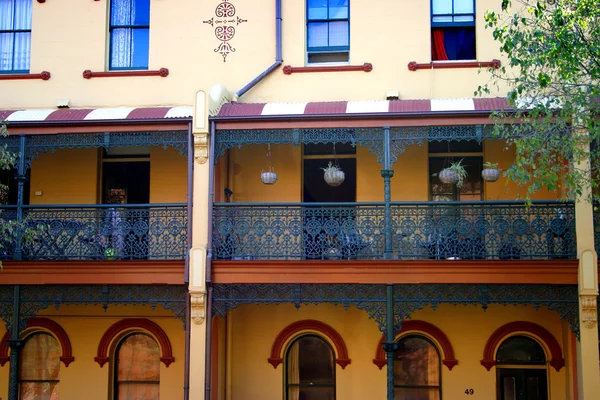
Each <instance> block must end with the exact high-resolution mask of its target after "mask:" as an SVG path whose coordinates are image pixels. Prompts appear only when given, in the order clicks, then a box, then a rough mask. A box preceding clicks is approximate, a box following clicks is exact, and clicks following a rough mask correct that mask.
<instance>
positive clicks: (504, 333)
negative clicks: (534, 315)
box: [481, 321, 565, 371]
mask: <svg viewBox="0 0 600 400" xmlns="http://www.w3.org/2000/svg"><path fill="white" fill-rule="evenodd" d="M518 333H526V334H529V335H525V336H530V335H533V336H534V339H536V341H538V342H539V341H540V340H541V341H543V342H544V344H545V346H546V349H547V350H548V351H550V357H547V358H550V361H549V362H548V363H549V364H550V365H551V366H552V367H554V369H556V370H557V371H560V369H561V368H562V367H564V366H565V360H564V358H563V356H562V350H561V349H560V345H559V344H558V341H557V340H556V338H555V337H554V336H553V335H552V334H551V333H550V332H549V331H548V330H547V329H546V328H544V327H542V326H540V325H538V324H534V323H533V322H527V321H514V322H509V323H508V324H505V325H502V326H501V327H500V328H498V329H496V330H495V331H494V333H492V335H491V336H490V337H489V339H488V341H487V343H486V344H485V348H484V350H483V360H481V365H483V366H484V367H485V369H487V370H488V371H489V370H490V369H491V368H492V367H493V366H495V365H496V349H497V348H498V346H499V345H500V343H501V342H503V341H504V340H505V339H507V338H509V337H511V336H517V335H516V334H518ZM543 347H544V346H542V348H543ZM546 349H544V351H546Z"/></svg>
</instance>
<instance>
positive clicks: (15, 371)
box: [7, 156, 25, 400]
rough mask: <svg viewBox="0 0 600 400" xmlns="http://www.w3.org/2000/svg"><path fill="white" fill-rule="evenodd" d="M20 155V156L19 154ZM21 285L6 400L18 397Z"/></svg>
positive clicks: (15, 308) (17, 292)
mask: <svg viewBox="0 0 600 400" xmlns="http://www.w3.org/2000/svg"><path fill="white" fill-rule="evenodd" d="M21 157H22V156H21ZM20 322H21V287H20V286H19V285H15V287H14V294H13V315H12V331H11V338H10V340H9V341H8V343H7V344H8V346H9V347H10V372H9V373H8V400H18V399H19V353H20V352H21V349H22V348H23V345H24V344H25V342H24V341H23V340H21V338H20V336H21V327H20V326H19V324H20Z"/></svg>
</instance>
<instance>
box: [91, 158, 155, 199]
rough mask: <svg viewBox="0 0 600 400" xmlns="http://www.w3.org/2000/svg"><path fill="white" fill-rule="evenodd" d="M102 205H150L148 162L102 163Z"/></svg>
mask: <svg viewBox="0 0 600 400" xmlns="http://www.w3.org/2000/svg"><path fill="white" fill-rule="evenodd" d="M102 176H103V183H102V203H103V204H148V203H150V162H149V161H111V162H108V161H107V160H105V161H104V169H103V174H102Z"/></svg>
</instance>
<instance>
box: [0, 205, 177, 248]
mask: <svg viewBox="0 0 600 400" xmlns="http://www.w3.org/2000/svg"><path fill="white" fill-rule="evenodd" d="M23 215H24V228H25V230H26V231H28V232H30V233H29V234H28V235H27V236H29V237H25V238H23V240H22V245H21V250H22V259H23V260H182V259H184V258H185V253H186V249H187V219H188V218H187V208H186V205H185V204H183V203H181V204H179V203H177V204H136V205H129V204H128V205H43V206H37V205H36V206H23ZM16 217H17V208H16V206H0V220H4V221H10V220H13V221H14V220H16ZM13 236H16V235H13ZM1 240H2V241H3V243H2V246H1V247H0V249H1V253H0V258H2V259H5V260H11V259H13V256H14V254H15V249H16V246H17V244H16V239H15V237H10V238H2V239H1Z"/></svg>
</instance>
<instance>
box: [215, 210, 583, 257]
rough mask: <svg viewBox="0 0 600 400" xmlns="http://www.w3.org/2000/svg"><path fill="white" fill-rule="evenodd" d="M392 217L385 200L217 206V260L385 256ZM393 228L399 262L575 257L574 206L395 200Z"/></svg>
mask: <svg viewBox="0 0 600 400" xmlns="http://www.w3.org/2000/svg"><path fill="white" fill-rule="evenodd" d="M385 218H386V217H385V205H384V203H274V204H257V203H217V204H215V206H214V210H213V257H214V259H216V260H219V259H220V260H243V259H246V260H309V259H334V260H356V259H364V260H378V259H384V258H385V257H384V255H385V253H386V249H385V237H386V227H385V226H386V224H385ZM390 227H391V231H390V233H389V234H390V236H391V246H392V248H391V249H388V250H389V251H388V252H387V253H388V254H391V258H392V259H395V260H427V259H434V260H442V259H443V260H446V259H470V260H478V259H489V260H517V259H522V260H547V259H574V258H575V257H576V244H575V209H574V206H573V204H572V203H560V202H533V204H531V205H530V206H527V205H525V204H524V203H523V202H494V201H491V202H487V201H486V202H443V203H441V202H419V203H404V202H393V203H392V204H391V223H390ZM388 258H390V257H389V256H388Z"/></svg>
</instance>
